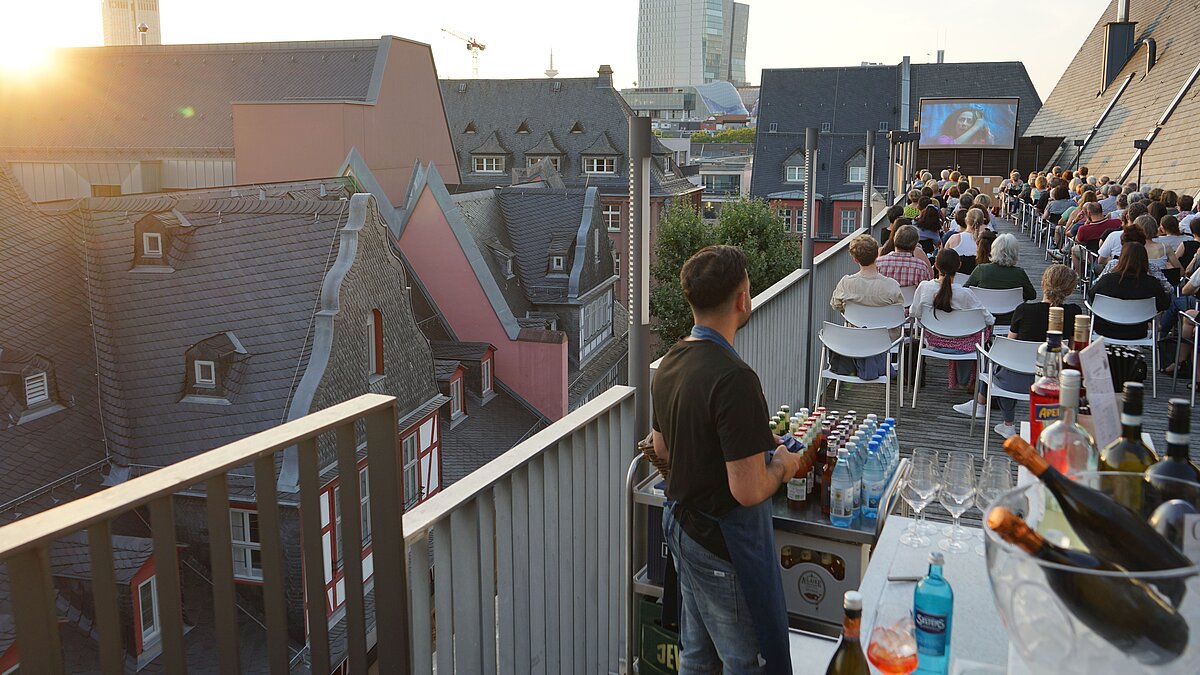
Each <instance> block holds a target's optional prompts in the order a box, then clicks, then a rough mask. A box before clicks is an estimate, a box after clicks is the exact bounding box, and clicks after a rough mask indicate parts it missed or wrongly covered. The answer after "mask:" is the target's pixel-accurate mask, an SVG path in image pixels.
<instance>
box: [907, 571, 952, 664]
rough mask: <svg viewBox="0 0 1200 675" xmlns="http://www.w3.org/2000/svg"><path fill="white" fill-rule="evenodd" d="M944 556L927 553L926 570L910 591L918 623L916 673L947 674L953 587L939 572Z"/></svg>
mask: <svg viewBox="0 0 1200 675" xmlns="http://www.w3.org/2000/svg"><path fill="white" fill-rule="evenodd" d="M944 564H945V558H943V557H942V554H941V552H940V551H934V552H933V553H930V554H929V574H928V575H926V576H925V578H924V579H921V581H920V582H918V583H917V589H916V590H915V591H913V621H914V622H915V623H916V625H917V670H916V671H915V672H917V673H923V674H925V675H946V673H947V672H948V671H949V668H950V628H951V623H952V619H953V616H954V591H953V589H951V588H950V584H949V583H948V582H947V581H946V578H945V577H943V576H942V565H944Z"/></svg>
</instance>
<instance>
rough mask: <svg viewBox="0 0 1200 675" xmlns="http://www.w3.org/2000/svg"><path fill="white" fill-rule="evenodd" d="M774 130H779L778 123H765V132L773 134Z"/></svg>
mask: <svg viewBox="0 0 1200 675" xmlns="http://www.w3.org/2000/svg"><path fill="white" fill-rule="evenodd" d="M776 131H779V124H778V123H776V122H771V123H770V124H768V125H767V133H770V134H773V133H775V132H776Z"/></svg>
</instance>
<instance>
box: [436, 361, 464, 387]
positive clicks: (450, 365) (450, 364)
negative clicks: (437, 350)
mask: <svg viewBox="0 0 1200 675" xmlns="http://www.w3.org/2000/svg"><path fill="white" fill-rule="evenodd" d="M459 368H462V362H461V361H451V360H448V359H434V360H433V379H435V380H437V381H438V382H449V381H450V380H452V379H454V373H457V372H458V369H459Z"/></svg>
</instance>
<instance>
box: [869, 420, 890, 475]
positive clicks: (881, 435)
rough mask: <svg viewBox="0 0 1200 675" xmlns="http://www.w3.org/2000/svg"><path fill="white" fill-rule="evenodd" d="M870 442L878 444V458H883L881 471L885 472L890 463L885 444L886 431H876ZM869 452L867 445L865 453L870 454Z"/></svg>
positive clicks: (888, 452)
mask: <svg viewBox="0 0 1200 675" xmlns="http://www.w3.org/2000/svg"><path fill="white" fill-rule="evenodd" d="M871 442H872V443H878V444H879V456H880V457H882V458H883V469H884V471H885V472H886V471H887V468H888V466H890V464H891V461H892V460H891V456H890V455H891V450H890V449H889V448H888V444H887V429H883V428H881V429H880V430H879V431H876V432H875V434H874V435H873V436H871ZM870 450H871V444H870V443H868V444H867V451H868V452H870Z"/></svg>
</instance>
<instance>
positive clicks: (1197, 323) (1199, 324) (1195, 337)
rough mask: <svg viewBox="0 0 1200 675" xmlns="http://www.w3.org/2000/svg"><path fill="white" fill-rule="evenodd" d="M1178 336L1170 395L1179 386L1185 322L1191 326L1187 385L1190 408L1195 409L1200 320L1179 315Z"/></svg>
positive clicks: (1182, 313)
mask: <svg viewBox="0 0 1200 675" xmlns="http://www.w3.org/2000/svg"><path fill="white" fill-rule="evenodd" d="M1179 321H1180V322H1181V323H1180V324H1179V334H1178V336H1177V337H1176V338H1175V367H1174V368H1173V370H1174V371H1175V372H1174V377H1173V379H1172V380H1171V393H1172V394H1174V393H1175V387H1176V385H1178V384H1179V355H1180V354H1182V353H1183V323H1182V322H1187V323H1190V324H1191V325H1192V329H1193V332H1192V360H1191V362H1190V365H1189V367H1190V368H1191V369H1192V379H1191V382H1189V383H1188V388H1189V389H1191V394H1190V397H1191V401H1192V408H1195V407H1196V374H1197V372H1198V369H1197V368H1196V363H1197V357H1200V320H1197V318H1196V317H1194V316H1189V315H1188V313H1187V312H1180V313H1179Z"/></svg>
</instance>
